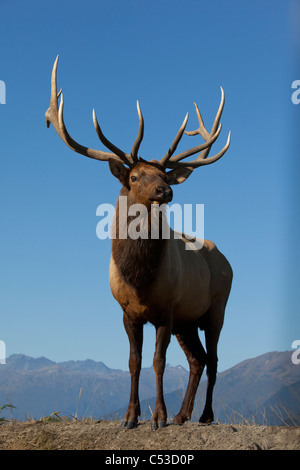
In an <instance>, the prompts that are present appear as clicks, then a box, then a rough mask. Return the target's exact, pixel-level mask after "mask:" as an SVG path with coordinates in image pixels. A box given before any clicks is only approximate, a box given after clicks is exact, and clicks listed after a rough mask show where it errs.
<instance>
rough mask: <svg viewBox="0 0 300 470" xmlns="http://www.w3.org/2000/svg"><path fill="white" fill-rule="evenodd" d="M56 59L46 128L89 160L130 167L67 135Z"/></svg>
mask: <svg viewBox="0 0 300 470" xmlns="http://www.w3.org/2000/svg"><path fill="white" fill-rule="evenodd" d="M58 58H59V56H57V57H56V59H55V62H54V65H53V69H52V75H51V97H50V107H49V108H48V109H47V111H46V113H45V117H46V124H47V127H49V126H50V123H51V124H52V125H53V127H54V129H55V130H56V132H57V134H58V135H59V137H60V138H61V139H62V140H63V141H64V142H65V144H67V146H68V147H70V149H72V150H74V151H75V152H77V153H80V154H81V155H84V156H86V157H89V158H93V159H95V160H100V161H108V160H109V159H110V158H113V159H115V160H118V161H122V162H123V163H126V164H128V165H130V162H129V160H127V158H126V160H125V159H124V158H123V156H122V157H121V156H120V155H121V154H119V155H117V154H115V153H110V152H102V151H101V150H95V149H91V148H88V147H85V146H83V145H81V144H79V143H78V142H76V141H75V140H74V139H72V137H71V136H70V134H69V133H68V131H67V129H66V126H65V123H64V118H63V109H64V98H63V94H62V90H60V91H59V93H57V64H58ZM59 96H60V104H59V106H58V98H59Z"/></svg>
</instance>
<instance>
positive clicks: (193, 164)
mask: <svg viewBox="0 0 300 470" xmlns="http://www.w3.org/2000/svg"><path fill="white" fill-rule="evenodd" d="M224 103H225V96H224V91H223V88H222V87H221V102H220V106H219V109H218V112H217V114H216V117H215V121H214V123H213V126H212V129H211V132H210V133H209V132H208V131H207V130H206V129H205V127H204V123H203V119H202V116H201V114H200V111H199V108H198V106H197V104H196V103H194V104H195V107H196V112H197V116H198V121H199V128H198V129H196V130H195V131H190V132H186V131H185V127H186V124H187V118H188V114H187V115H186V118H185V120H184V121H183V124H182V126H181V128H180V129H179V132H178V134H177V136H176V137H175V140H174V142H173V144H172V145H171V147H170V149H169V150H168V152H167V153H166V154H165V155H164V157H163V158H162V159H161V160H160V162H159V163H160V164H161V165H162V166H164V167H165V168H172V169H175V168H178V167H180V166H183V167H189V168H193V169H194V168H198V167H199V166H201V165H209V164H210V163H213V162H216V161H217V160H219V159H220V158H221V157H222V156H223V155H224V153H225V152H226V151H227V149H228V147H229V145H230V132H229V134H228V138H227V142H226V145H225V146H224V147H223V149H222V150H220V152H218V153H217V154H216V155H214V156H213V157H210V158H207V157H208V154H209V152H210V149H211V146H212V144H213V143H214V141H215V140H216V139H217V138H218V136H219V134H220V132H221V128H222V124H220V125H219V122H220V119H221V115H222V111H223V108H224ZM183 133H185V134H187V135H198V134H200V135H201V136H202V137H203V139H204V140H205V143H203V144H201V145H199V146H198V147H193V148H192V149H190V150H187V151H185V152H182V153H179V154H178V155H174V156H173V157H172V155H173V153H174V151H175V150H176V147H177V145H178V143H179V141H180V139H181V137H182V135H183ZM198 152H201V153H200V155H199V156H198V157H197V158H196V159H195V160H192V161H190V162H181V160H183V159H185V158H187V157H189V156H191V155H194V154H195V153H198Z"/></svg>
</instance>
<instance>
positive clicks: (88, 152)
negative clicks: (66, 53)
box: [45, 56, 230, 170]
mask: <svg viewBox="0 0 300 470" xmlns="http://www.w3.org/2000/svg"><path fill="white" fill-rule="evenodd" d="M57 64H58V56H57V57H56V60H55V62H54V65H53V69H52V75H51V97H50V107H49V108H48V109H47V111H46V113H45V117H46V123H47V127H49V126H50V123H52V124H53V126H54V128H55V130H56V132H57V133H58V135H59V137H60V138H61V139H62V140H63V141H64V142H65V143H66V144H67V145H68V147H70V148H71V149H72V150H74V151H75V152H77V153H80V154H82V155H85V156H86V157H89V158H94V159H96V160H101V161H108V160H109V159H111V158H112V159H115V160H117V161H120V162H122V163H124V164H126V165H128V166H129V167H130V168H132V167H133V166H134V165H135V164H136V163H137V162H138V161H139V159H138V150H139V147H140V144H141V142H142V139H143V135H144V119H143V116H142V113H141V109H140V105H139V102H137V111H138V116H139V130H138V135H137V137H136V139H135V141H134V143H133V146H132V150H131V153H130V154H128V153H125V152H123V150H121V149H119V148H118V147H116V146H115V145H114V144H112V143H111V142H110V141H109V140H108V139H107V138H106V137H105V136H104V134H103V132H102V130H101V128H100V126H99V123H98V120H97V117H96V113H95V110H93V122H94V126H95V129H96V132H97V135H98V137H99V139H100V141H101V142H102V144H103V145H105V147H107V148H108V149H109V150H111V152H112V153H110V152H102V151H101V150H95V149H91V148H88V147H85V146H83V145H80V144H78V143H77V142H76V141H75V140H74V139H72V137H71V136H70V134H69V133H68V131H67V129H66V126H65V123H64V118H63V110H64V98H63V94H62V90H60V91H59V92H58V93H57V83H56V82H57V78H56V76H57ZM221 93H222V97H221V103H220V106H219V109H218V112H217V115H216V118H215V121H214V124H213V126H212V129H211V132H210V133H209V132H208V131H207V130H206V129H205V127H204V124H203V120H202V117H201V114H200V111H199V109H198V106H197V105H196V103H195V107H196V112H197V116H198V121H199V129H197V130H195V131H191V132H186V131H185V128H186V125H187V121H188V116H189V115H188V113H187V114H186V116H185V118H184V121H183V123H182V125H181V127H180V129H179V131H178V133H177V135H176V137H175V139H174V141H173V143H172V145H171V147H170V148H169V150H168V152H167V153H166V154H165V155H164V156H163V157H162V159H161V160H160V162H159V163H160V165H161V166H163V167H164V168H166V169H167V168H171V169H176V168H178V167H181V166H183V167H186V168H190V169H191V170H192V169H194V168H198V167H199V166H201V165H208V164H210V163H213V162H215V161H217V160H219V158H221V157H222V156H223V155H224V153H225V152H226V150H227V149H228V147H229V144H230V132H229V135H228V139H227V143H226V145H225V146H224V147H223V149H222V150H221V151H220V152H219V153H217V154H216V155H214V156H213V157H210V158H207V156H208V154H209V152H210V149H211V146H212V144H213V143H214V142H215V140H216V139H217V138H218V136H219V134H220V132H221V128H222V125H221V124H220V125H219V122H220V118H221V115H222V111H223V108H224V91H223V89H222V88H221ZM59 97H60V104H59V105H58V99H59ZM183 133H185V134H187V135H197V134H200V135H201V136H202V137H203V139H204V140H205V142H204V143H203V144H201V145H198V146H197V147H193V148H191V149H190V150H186V151H185V152H182V153H179V154H177V155H174V156H172V155H173V153H174V152H175V150H176V148H177V146H178V144H179V142H180V140H181V138H182V136H183ZM198 152H201V153H200V155H199V156H198V157H197V158H196V159H195V160H192V161H191V162H181V160H183V159H185V158H187V157H189V156H191V155H194V154H196V153H198Z"/></svg>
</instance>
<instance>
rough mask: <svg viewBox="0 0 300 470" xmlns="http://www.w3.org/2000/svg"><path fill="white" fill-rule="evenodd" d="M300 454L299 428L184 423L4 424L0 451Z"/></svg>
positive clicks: (63, 421)
mask: <svg viewBox="0 0 300 470" xmlns="http://www.w3.org/2000/svg"><path fill="white" fill-rule="evenodd" d="M273 449H274V450H296V449H297V450H300V427H287V426H286V427H284V426H283V427H281V426H280V427H279V426H278V427H272V426H257V425H253V426H250V425H247V426H241V425H226V424H212V425H210V426H201V425H199V424H198V423H185V424H184V425H183V426H176V425H172V424H171V425H169V426H167V427H166V428H163V429H157V430H156V431H151V429H150V422H149V421H146V422H142V423H141V424H139V426H138V427H137V428H136V429H130V430H127V429H122V428H121V426H120V422H113V421H100V422H96V421H91V420H86V421H71V420H62V421H59V422H37V421H29V422H6V423H4V424H2V425H1V426H0V450H191V451H192V450H273Z"/></svg>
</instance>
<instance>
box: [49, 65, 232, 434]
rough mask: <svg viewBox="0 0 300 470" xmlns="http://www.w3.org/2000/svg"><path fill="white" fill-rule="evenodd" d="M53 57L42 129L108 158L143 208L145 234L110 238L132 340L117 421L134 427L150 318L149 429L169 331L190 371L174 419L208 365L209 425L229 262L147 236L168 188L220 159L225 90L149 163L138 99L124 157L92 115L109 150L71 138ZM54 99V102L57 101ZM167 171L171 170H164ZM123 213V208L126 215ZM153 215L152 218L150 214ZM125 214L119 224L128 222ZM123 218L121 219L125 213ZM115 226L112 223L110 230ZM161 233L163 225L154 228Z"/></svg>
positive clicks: (158, 407)
mask: <svg viewBox="0 0 300 470" xmlns="http://www.w3.org/2000/svg"><path fill="white" fill-rule="evenodd" d="M57 63H58V57H57V58H56V61H55V63H54V66H53V70H52V77H51V98H50V107H49V109H48V110H47V111H46V114H45V116H46V120H47V126H48V127H49V125H50V123H52V124H53V126H54V128H55V130H56V132H57V133H58V135H59V136H60V137H61V138H62V140H63V141H64V142H65V143H66V144H67V145H68V146H69V147H70V148H71V149H72V150H74V151H75V152H77V153H79V154H82V155H85V156H86V157H90V158H94V159H97V160H100V161H108V162H109V167H110V170H111V172H112V174H113V175H114V176H115V177H116V178H118V179H119V181H120V182H121V184H122V190H121V196H126V200H127V209H128V210H129V209H130V207H131V206H132V205H133V204H136V203H140V204H143V205H144V206H145V207H146V208H147V220H146V223H147V224H148V225H147V230H148V232H149V237H145V238H138V239H134V240H133V239H131V238H130V237H127V238H123V237H118V233H119V232H118V229H117V237H116V238H115V239H113V240H112V254H111V262H110V271H109V279H110V286H111V291H112V294H113V296H114V297H115V299H116V300H117V301H118V302H119V304H120V306H121V307H122V309H123V321H124V326H125V330H126V332H127V335H128V338H129V343H130V355H129V369H130V374H131V392H130V401H129V406H128V409H127V412H126V413H125V416H124V419H123V422H122V425H123V427H127V428H132V427H135V426H136V425H137V422H138V416H139V415H140V403H139V394H138V384H139V375H140V370H141V359H142V343H143V325H144V324H145V323H147V322H150V323H152V324H153V325H154V326H155V328H156V344H155V353H154V359H153V367H154V371H155V374H156V403H155V409H154V413H153V416H152V420H151V427H152V429H156V428H157V427H164V426H165V425H166V421H167V412H166V406H165V403H164V397H163V374H164V369H165V358H166V350H167V347H168V344H169V342H170V337H171V334H174V335H175V336H176V338H177V340H178V342H179V344H180V346H181V348H182V349H183V351H184V352H185V354H186V357H187V360H188V363H189V367H190V375H189V381H188V385H187V390H186V393H185V396H184V399H183V402H182V406H181V409H180V411H179V413H178V414H177V415H176V416H175V417H174V419H173V422H174V423H176V424H183V423H184V422H185V421H186V420H188V419H190V417H191V414H192V410H193V405H194V399H195V394H196V391H197V387H198V384H199V381H200V378H201V374H202V372H203V369H204V367H205V366H206V368H207V377H208V382H207V394H206V403H205V406H204V410H203V413H202V416H201V417H200V422H202V423H211V422H212V421H213V419H214V415H213V410H212V395H213V388H214V385H215V381H216V373H217V361H218V358H217V344H218V339H219V335H220V332H221V329H222V325H223V320H224V312H225V306H226V303H227V300H228V296H229V293H230V288H231V282H232V270H231V267H230V264H229V263H228V261H227V260H226V258H225V257H224V256H223V254H222V253H220V251H219V250H218V249H217V248H216V246H215V244H214V243H213V242H211V241H208V240H203V241H202V242H203V243H202V245H201V246H202V247H201V248H199V249H186V248H191V247H190V245H191V243H193V242H192V241H191V239H190V238H188V237H187V236H185V235H184V234H180V236H179V234H178V233H175V232H173V231H172V230H170V238H169V239H165V238H164V237H162V236H158V237H156V238H155V239H153V238H151V236H150V235H151V226H152V225H153V224H156V225H157V224H159V226H160V224H161V223H162V222H164V221H165V219H164V218H165V214H164V212H163V211H160V210H159V211H156V212H155V211H151V207H153V205H156V206H157V207H158V208H160V206H161V205H162V204H167V203H168V202H170V201H171V200H172V189H171V186H172V185H174V184H179V183H183V182H184V181H185V180H186V179H187V178H188V177H189V175H190V174H191V173H192V172H193V170H194V169H196V168H198V167H200V166H202V165H208V164H211V163H213V162H215V161H217V160H218V159H219V158H221V157H222V156H223V155H224V153H225V152H226V150H227V149H228V147H229V145H230V133H229V135H228V139H227V143H226V145H225V146H224V147H223V149H222V150H221V151H220V152H218V153H217V154H216V155H214V156H211V157H209V158H208V154H209V152H210V149H211V146H212V144H213V143H214V141H215V140H216V139H217V137H218V135H219V133H220V131H221V125H220V126H219V122H220V118H221V115H222V111H223V107H224V92H223V90H222V88H221V93H222V96H221V103H220V106H219V109H218V112H217V115H216V118H215V121H214V124H213V126H212V129H211V132H208V131H207V130H206V129H205V127H204V124H203V121H202V117H201V114H200V112H199V109H198V107H197V105H196V104H195V106H196V112H197V116H198V120H199V128H198V129H197V130H195V131H192V132H185V128H186V125H187V120H188V114H187V115H186V117H185V119H184V121H183V123H182V125H181V127H180V129H179V131H178V133H177V135H176V137H175V139H174V141H173V143H172V145H171V147H170V148H169V150H168V152H167V153H166V154H165V155H164V156H163V157H162V158H161V160H160V161H156V160H152V161H150V162H147V161H145V160H143V159H141V158H140V157H138V150H139V146H140V144H141V141H142V139H143V133H144V120H143V116H142V113H141V110H140V107H139V103H137V109H138V116H139V130H138V135H137V138H136V140H135V142H134V144H133V147H132V150H131V153H130V154H127V153H125V152H123V151H122V150H120V149H119V148H118V147H116V146H115V145H114V144H112V143H111V142H110V141H109V140H108V139H107V138H106V137H105V136H104V135H103V133H102V131H101V129H100V126H99V123H98V121H97V118H96V114H95V112H94V111H93V121H94V126H95V129H96V132H97V134H98V137H99V139H100V141H101V142H102V143H103V144H104V145H105V146H106V147H107V148H108V150H110V152H103V151H100V150H95V149H91V148H87V147H85V146H82V145H80V144H78V143H77V142H75V141H74V140H73V139H72V137H71V136H70V135H69V133H68V132H67V129H66V127H65V124H64V119H63V107H64V101H63V95H62V93H61V90H60V92H59V93H57V85H56V74H57ZM59 96H60V104H59V105H58V98H59ZM184 132H185V133H186V134H188V135H196V134H200V135H201V136H202V137H203V139H204V141H205V142H204V143H202V144H201V145H198V146H197V147H193V148H192V149H190V150H187V151H185V152H182V153H179V154H177V155H173V154H174V152H175V150H176V148H177V145H178V143H179V141H180V139H181V137H182V136H183V133H184ZM195 154H199V155H198V156H197V157H196V158H195V159H194V160H192V161H188V162H186V161H185V162H183V161H182V160H184V159H185V158H187V157H189V156H191V155H195ZM167 170H169V171H167ZM127 214H128V212H127ZM153 214H154V215H153ZM115 217H116V221H117V222H118V221H119V219H120V214H119V202H118V203H117V207H116V214H115ZM130 220H131V218H130V216H129V215H127V216H126V218H125V224H127V225H128V224H129V222H130ZM123 223H124V218H123ZM119 225H120V224H118V223H116V227H119ZM159 234H160V235H161V230H160V229H159ZM198 328H200V329H202V330H204V332H205V343H206V351H205V350H204V348H203V346H202V344H201V342H200V339H199V336H198Z"/></svg>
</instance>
